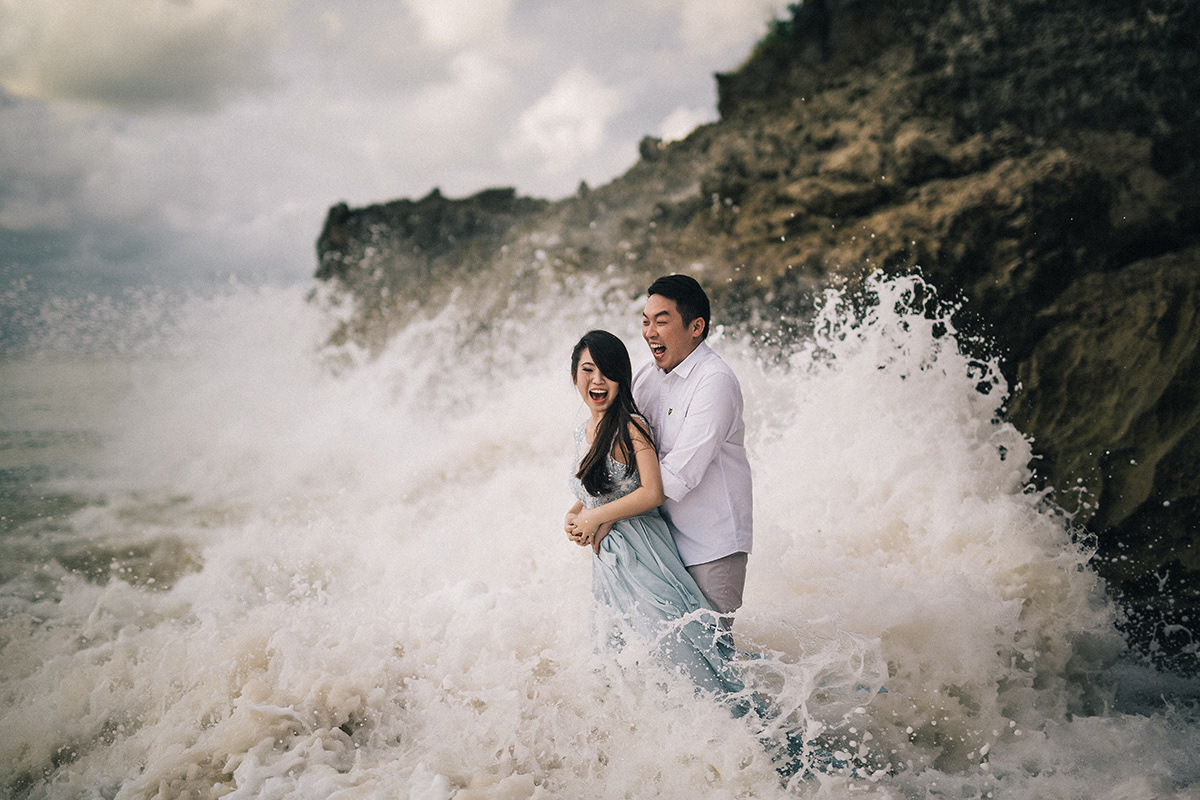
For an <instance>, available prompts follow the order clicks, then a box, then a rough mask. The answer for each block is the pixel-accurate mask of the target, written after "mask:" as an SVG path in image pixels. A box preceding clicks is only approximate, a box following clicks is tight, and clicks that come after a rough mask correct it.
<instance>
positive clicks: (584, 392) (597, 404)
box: [575, 347, 620, 414]
mask: <svg viewBox="0 0 1200 800" xmlns="http://www.w3.org/2000/svg"><path fill="white" fill-rule="evenodd" d="M619 387H620V384H618V383H617V382H616V381H610V380H609V379H608V378H606V377H604V373H603V372H601V371H600V368H599V367H597V366H596V364H595V362H593V361H592V354H591V353H590V352H589V351H588V349H587V348H586V347H585V348H584V349H583V352H581V353H580V354H579V366H577V367H576V368H575V388H576V389H578V390H579V396H580V397H582V398H583V402H584V403H585V404H586V405H587V407H588V408H589V409H590V410H591V411H592V413H594V414H598V413H602V412H604V411H607V410H608V408H609V406H611V405H612V404H613V403H614V402H615V401H616V399H617V389H618V388H619Z"/></svg>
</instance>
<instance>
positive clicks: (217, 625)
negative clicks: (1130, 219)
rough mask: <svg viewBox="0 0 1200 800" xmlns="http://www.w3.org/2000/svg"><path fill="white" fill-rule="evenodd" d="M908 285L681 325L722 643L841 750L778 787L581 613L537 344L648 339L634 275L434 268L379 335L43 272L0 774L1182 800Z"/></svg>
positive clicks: (252, 784) (1057, 522) (16, 440)
mask: <svg viewBox="0 0 1200 800" xmlns="http://www.w3.org/2000/svg"><path fill="white" fill-rule="evenodd" d="M919 288H920V287H919V286H918V285H917V282H916V281H915V280H914V279H906V280H897V281H892V282H887V283H879V284H876V285H874V286H873V297H872V298H870V300H869V302H866V303H864V302H862V301H861V300H859V301H856V302H851V301H850V299H849V298H846V297H843V296H842V295H840V294H838V293H836V292H831V293H829V294H828V295H826V296H825V297H824V298H823V299H822V300H821V303H820V307H819V308H818V309H817V310H816V312H815V314H816V316H815V325H814V332H813V334H812V335H811V336H809V337H807V338H806V339H804V340H803V341H801V342H799V343H798V344H797V345H796V346H795V347H793V348H791V349H789V350H786V351H782V352H781V351H780V350H779V349H778V348H771V349H770V350H769V351H768V349H767V348H766V347H765V346H762V345H758V344H756V343H755V342H754V341H753V340H751V338H750V337H748V336H747V335H745V334H744V333H742V332H739V331H737V330H731V329H718V330H716V331H715V332H714V336H713V338H712V344H713V345H714V347H715V348H716V349H717V350H718V351H719V352H721V353H722V355H724V356H725V358H726V359H727V360H728V361H729V362H730V364H731V365H732V366H733V367H734V369H735V370H736V371H737V373H738V375H739V377H740V378H741V381H742V384H743V389H744V391H745V395H746V401H747V428H748V435H749V441H748V446H749V451H750V455H751V463H752V467H753V470H754V477H755V492H756V498H755V519H756V532H755V537H756V543H755V552H754V554H753V556H752V557H751V560H750V569H749V579H748V585H747V593H746V603H745V607H744V608H743V610H742V612H741V613H740V615H739V618H738V621H737V624H736V627H735V634H736V637H737V640H738V644H739V646H740V647H741V648H742V649H743V650H745V651H747V652H748V653H753V654H757V655H758V656H760V658H756V659H748V660H747V661H746V662H745V663H746V669H747V674H748V676H749V677H750V678H751V679H752V680H753V681H755V682H756V685H758V686H759V687H760V689H761V690H762V691H763V692H764V693H766V694H768V695H769V696H770V697H771V698H772V701H773V702H774V703H776V704H777V706H778V708H779V709H780V710H781V712H782V715H781V717H780V719H779V720H777V721H776V727H780V728H782V727H788V728H790V729H792V730H798V731H801V732H802V733H803V736H804V737H805V738H810V739H812V740H813V741H814V742H817V743H820V744H821V746H823V747H828V748H829V749H832V750H835V751H836V752H837V753H838V754H839V756H840V757H842V758H844V759H845V760H846V761H847V763H848V764H849V766H848V767H847V768H845V769H841V770H834V771H832V772H830V773H822V772H818V773H816V774H813V775H810V776H807V777H804V776H799V777H797V778H796V779H794V780H792V781H790V782H788V781H785V780H783V779H781V778H780V776H779V774H778V773H777V771H776V769H775V766H776V765H775V764H774V763H773V762H772V760H771V757H770V753H769V749H768V748H767V747H765V746H764V740H765V739H768V738H769V735H770V734H771V733H772V732H773V731H766V732H764V731H762V730H759V729H756V728H755V727H754V725H753V724H751V723H750V722H748V721H747V720H746V719H738V718H735V716H734V715H732V714H730V713H729V711H728V709H727V708H726V707H725V706H724V705H722V704H721V703H720V702H717V701H716V700H714V699H713V698H711V697H706V696H702V695H700V696H698V695H696V694H695V693H694V692H693V691H692V690H691V688H690V687H689V686H687V685H686V684H685V683H683V682H682V681H681V680H680V679H679V678H678V676H675V675H673V674H671V673H670V672H669V671H665V670H660V669H659V668H658V667H657V666H656V665H655V664H654V663H653V662H652V661H651V660H649V659H647V658H646V657H645V654H644V653H639V652H638V651H637V649H636V648H635V647H631V648H629V649H628V650H627V651H625V652H623V653H621V654H620V655H619V656H618V655H613V654H606V653H603V652H597V651H596V650H595V648H594V647H593V645H592V641H591V632H590V627H589V622H590V620H591V616H592V606H591V597H590V575H589V554H588V552H587V551H584V550H582V549H580V548H578V547H576V546H574V545H572V544H570V543H569V542H568V541H567V540H566V537H565V535H564V534H563V533H562V532H561V520H562V515H563V512H564V511H565V510H566V508H567V507H568V506H569V505H570V503H571V498H570V495H569V493H568V490H567V487H566V479H565V478H566V472H567V470H568V468H569V460H570V456H571V452H572V443H571V432H572V430H573V428H574V426H575V424H576V423H577V422H578V421H579V420H580V419H582V418H583V416H584V415H585V414H586V411H585V409H584V408H583V406H582V403H581V402H580V400H579V399H578V397H577V396H576V395H575V394H574V390H573V387H572V385H571V382H570V378H569V375H568V368H569V364H568V360H569V355H570V349H571V346H572V345H573V343H574V341H575V340H576V339H577V338H578V336H579V335H580V334H582V333H583V332H584V331H585V330H587V329H589V328H591V327H606V328H608V329H610V330H613V331H614V332H616V333H618V334H619V335H621V336H622V337H623V338H625V340H626V342H627V343H628V344H629V346H630V350H631V353H632V354H633V356H634V358H635V359H637V360H640V359H642V358H644V357H646V354H645V350H644V345H642V343H641V342H640V339H639V337H638V327H639V326H638V313H639V311H640V303H639V301H638V300H637V299H636V298H633V299H631V297H630V293H629V292H628V291H622V290H621V289H620V287H619V286H616V285H607V284H605V283H603V282H601V281H592V282H584V281H579V284H578V285H574V286H571V285H567V284H562V283H558V284H555V283H553V282H550V283H549V284H548V285H547V286H546V287H545V288H544V289H542V290H539V292H538V293H537V294H536V296H535V297H534V299H533V301H532V302H523V303H522V304H521V305H520V306H519V307H514V308H511V309H509V312H508V313H507V314H505V315H503V316H500V317H495V318H490V319H487V318H485V319H481V318H479V316H478V315H475V314H473V313H472V303H471V302H470V300H469V298H464V297H458V298H456V299H455V301H454V303H452V304H451V305H450V306H447V307H446V308H443V309H435V310H432V311H430V312H429V313H427V314H426V315H425V316H422V317H420V318H414V319H413V320H411V321H410V322H409V323H408V324H407V325H406V326H404V327H403V328H402V330H401V331H400V333H399V334H398V335H397V336H396V337H395V338H394V339H393V340H391V341H390V342H389V343H388V344H387V345H386V347H384V348H382V349H381V350H380V351H378V352H373V353H367V352H360V351H358V350H355V349H354V348H350V347H344V348H340V349H336V350H334V349H330V348H328V347H326V346H324V342H325V340H326V337H327V336H328V333H329V331H330V329H331V327H332V326H333V324H334V323H335V322H336V315H337V314H338V313H351V312H350V311H347V310H345V309H343V310H342V311H336V310H331V307H330V305H329V304H328V303H321V302H311V301H310V300H309V299H307V298H306V294H307V292H308V287H293V288H287V289H272V288H254V287H231V288H230V289H229V290H228V291H225V292H222V293H220V294H219V295H218V296H216V297H208V298H199V297H193V298H170V297H165V296H161V295H154V296H139V297H135V298H132V299H130V298H127V299H126V300H127V302H126V303H125V304H124V305H122V306H120V307H117V306H114V305H113V304H112V303H111V302H110V301H104V300H98V299H96V298H91V299H88V298H83V299H81V300H76V301H71V302H67V301H64V300H59V301H39V302H40V303H41V305H39V306H38V308H37V312H36V313H33V311H30V310H29V309H28V308H27V309H26V312H25V313H26V317H25V319H24V323H25V328H24V332H23V333H22V336H21V339H20V346H19V347H12V348H10V349H9V351H8V352H7V353H5V354H4V355H3V356H0V492H2V494H0V530H2V538H0V546H2V547H3V559H2V561H0V583H2V584H3V586H2V590H0V732H2V733H0V795H3V796H5V797H12V798H97V797H103V798H183V797H188V798H209V797H214V798H215V797H236V798H252V797H253V798H346V799H349V798H413V799H414V800H449V799H450V798H457V800H471V799H472V798H512V799H513V800H516V799H518V798H520V799H524V798H582V797H587V798H651V797H654V798H658V797H661V798H696V797H705V798H710V797H711V798H749V797H753V798H776V797H834V798H849V797H880V798H924V797H947V798H949V797H953V798H1000V797H1015V798H1081V799H1082V798H1089V799H1091V798H1107V799H1108V800H1135V799H1136V798H1151V797H1156V798H1160V800H1167V799H1168V798H1197V797H1200V757H1198V756H1197V754H1198V753H1200V712H1198V710H1197V697H1200V686H1198V685H1197V683H1196V682H1194V681H1189V680H1186V679H1183V678H1178V677H1172V676H1169V675H1161V674H1156V673H1154V672H1153V671H1152V670H1149V669H1147V668H1146V667H1144V666H1142V665H1140V664H1139V662H1138V661H1137V659H1136V658H1133V657H1130V656H1129V655H1128V654H1126V653H1125V652H1124V643H1123V641H1122V639H1121V637H1120V636H1119V634H1118V633H1117V629H1116V622H1117V620H1118V618H1119V614H1120V609H1119V608H1118V607H1116V606H1115V605H1114V604H1113V603H1112V602H1111V601H1110V600H1109V599H1108V598H1107V596H1106V594H1105V591H1104V586H1103V585H1102V583H1101V582H1100V581H1099V580H1098V579H1097V577H1096V576H1095V574H1094V573H1093V571H1092V570H1091V568H1090V567H1089V565H1088V560H1089V557H1090V549H1089V542H1088V541H1087V540H1086V538H1083V537H1081V536H1079V535H1078V532H1075V531H1073V530H1072V528H1071V525H1070V521H1069V520H1068V519H1067V518H1065V517H1064V516H1063V514H1062V513H1061V512H1059V511H1058V510H1057V509H1056V507H1055V505H1054V503H1053V498H1048V497H1045V496H1044V495H1042V494H1040V493H1038V492H1036V491H1034V490H1033V489H1031V488H1030V486H1029V483H1028V482H1029V477H1030V476H1029V469H1028V465H1029V460H1030V457H1031V456H1030V453H1031V451H1030V446H1029V444H1028V442H1027V441H1025V439H1024V438H1023V437H1022V436H1021V434H1020V433H1019V432H1018V431H1016V430H1015V429H1013V428H1012V427H1011V426H1009V425H1007V424H1004V423H1001V422H999V421H997V409H998V408H999V407H1000V406H1001V405H1002V404H1003V402H1004V398H1005V394H1006V387H1005V386H1004V385H1003V382H1002V381H1001V380H1000V379H999V378H998V377H997V372H996V369H995V365H994V364H989V363H986V362H981V361H978V360H974V359H972V358H970V357H968V356H966V355H964V354H963V353H962V352H960V348H959V347H958V343H957V341H956V339H955V336H954V331H953V329H952V328H949V327H948V325H947V323H946V322H945V320H941V319H937V318H936V315H933V317H934V318H931V316H930V315H926V314H923V313H919V312H913V311H910V310H907V309H908V307H909V306H910V305H911V303H910V302H908V300H909V298H911V296H912V295H913V292H914V291H916V290H919ZM17 299H18V300H20V298H17ZM9 300H10V303H12V302H15V301H13V298H12V297H10V298H9ZM118 305H119V304H118ZM880 688H882V689H883V691H878V690H879V689H880Z"/></svg>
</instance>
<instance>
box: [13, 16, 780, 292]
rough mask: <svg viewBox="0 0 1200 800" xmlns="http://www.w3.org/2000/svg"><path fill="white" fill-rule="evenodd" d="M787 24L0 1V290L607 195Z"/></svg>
mask: <svg viewBox="0 0 1200 800" xmlns="http://www.w3.org/2000/svg"><path fill="white" fill-rule="evenodd" d="M785 7H786V3H785V2H777V1H776V0H339V1H338V2H334V1H333V0H324V1H323V2H322V0H0V280H2V281H3V282H4V284H5V285H9V284H11V283H12V281H14V280H20V279H26V280H28V281H31V282H33V283H42V284H50V285H54V284H56V283H58V284H62V283H64V282H70V283H73V284H76V285H87V286H90V285H92V284H95V285H97V286H121V285H128V284H139V283H155V282H162V283H176V282H180V281H183V282H190V281H211V280H213V279H220V280H223V279H226V278H227V277H228V276H229V275H235V276H237V277H238V278H239V279H240V280H242V281H243V282H247V281H249V282H254V281H262V280H265V281H270V282H292V281H297V280H305V279H307V277H308V276H309V275H311V273H312V270H313V269H314V267H315V257H314V255H313V242H314V241H315V239H316V236H317V234H318V233H319V231H320V227H321V223H322V221H323V219H324V215H325V212H326V210H327V209H328V207H329V206H330V205H332V204H333V203H335V202H338V201H342V200H344V201H346V202H348V203H350V204H351V205H364V204H367V203H372V202H377V201H386V200H391V199H395V198H398V197H413V198H415V197H420V196H423V195H424V194H426V193H427V192H428V191H429V190H430V189H431V188H433V187H435V186H436V187H439V188H441V190H442V192H443V193H445V194H447V195H449V196H455V197H457V196H464V195H467V194H472V193H474V192H476V191H478V190H480V189H483V188H486V187H491V186H515V187H517V189H518V190H519V191H520V192H521V193H522V194H529V195H535V196H541V197H549V198H559V197H562V196H565V195H567V194H570V193H571V192H572V191H574V190H575V188H576V187H577V186H578V184H579V181H580V180H586V181H588V182H589V183H590V184H592V185H598V184H601V183H604V182H606V181H608V180H610V179H612V178H613V177H615V176H617V175H619V174H620V173H622V172H624V171H625V170H626V169H627V168H628V167H629V166H630V165H632V164H633V162H634V161H635V159H636V152H637V143H638V141H639V140H640V139H641V137H642V136H644V135H646V134H654V135H659V136H663V137H665V138H673V137H677V136H681V135H683V134H686V132H687V131H689V130H691V129H692V128H693V127H695V126H696V125H697V124H700V123H702V122H706V121H710V120H713V119H715V118H716V110H715V104H716V94H715V86H714V81H713V78H712V73H713V72H716V71H724V70H730V69H733V68H735V67H736V66H737V65H738V64H739V63H740V62H741V61H742V59H743V58H744V57H745V56H746V55H747V54H748V53H749V51H750V49H751V48H752V47H753V44H754V42H755V41H757V40H758V39H759V38H760V37H761V36H762V34H763V33H764V32H765V30H766V26H767V23H768V21H769V20H770V19H771V18H772V17H774V16H780V15H782V14H783V13H784V10H785ZM0 288H4V287H0Z"/></svg>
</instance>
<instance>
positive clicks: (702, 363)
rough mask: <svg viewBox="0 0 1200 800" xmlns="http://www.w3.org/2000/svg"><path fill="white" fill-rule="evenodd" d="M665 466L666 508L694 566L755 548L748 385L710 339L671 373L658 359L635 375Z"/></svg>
mask: <svg viewBox="0 0 1200 800" xmlns="http://www.w3.org/2000/svg"><path fill="white" fill-rule="evenodd" d="M633 396H634V400H635V401H636V402H637V405H638V409H639V410H640V411H641V412H642V413H643V414H644V415H645V416H646V417H647V418H648V419H649V420H650V424H651V425H653V426H654V433H655V436H656V437H657V444H658V454H659V463H660V464H661V466H662V479H663V491H664V493H665V494H666V496H667V500H666V502H665V503H664V504H663V507H662V510H663V512H664V516H665V517H666V518H667V523H668V525H669V526H670V528H671V533H672V535H673V536H674V537H675V544H676V546H677V547H678V548H679V555H680V557H681V558H682V559H683V563H684V564H685V565H687V566H693V565H695V564H704V563H707V562H709V561H715V560H716V559H718V558H724V557H725V556H727V555H731V554H733V553H749V552H750V547H751V544H752V539H753V536H752V532H753V520H752V511H753V505H754V503H753V497H752V494H751V483H750V462H749V461H748V460H747V458H746V447H745V438H746V427H745V424H744V423H743V422H742V387H741V384H739V383H738V379H737V377H736V376H735V375H734V374H733V370H731V369H730V368H729V367H728V365H726V364H725V362H724V361H722V360H721V357H720V356H718V355H717V354H716V353H715V352H713V350H712V348H711V347H709V346H708V345H707V344H705V343H704V342H701V343H700V345H699V346H698V347H697V348H696V349H695V350H694V351H692V353H691V355H689V356H688V357H687V358H685V359H684V360H683V361H682V362H680V363H679V365H678V366H676V367H675V368H674V369H672V370H671V371H670V372H663V371H662V370H661V369H660V368H659V367H658V366H657V365H656V364H655V363H654V362H653V361H648V362H646V363H644V364H642V365H641V366H639V367H638V369H637V372H636V373H634V376H633Z"/></svg>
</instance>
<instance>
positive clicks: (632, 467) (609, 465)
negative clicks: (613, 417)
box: [570, 421, 642, 508]
mask: <svg viewBox="0 0 1200 800" xmlns="http://www.w3.org/2000/svg"><path fill="white" fill-rule="evenodd" d="M586 430H587V422H586V421H584V422H581V423H580V424H579V427H578V428H576V429H575V461H574V468H573V469H572V470H571V476H570V484H571V492H572V494H574V495H575V499H576V500H579V501H580V502H581V503H583V505H584V507H585V508H595V507H597V506H602V505H604V504H605V503H609V502H612V501H613V500H617V499H619V498H622V497H624V496H625V495H627V494H629V493H630V492H632V491H633V490H634V489H636V488H638V487H639V486H641V485H642V479H641V476H640V475H638V470H637V463H636V462H630V463H628V464H622V463H621V462H620V461H617V460H616V459H615V458H613V457H612V454H611V453H610V454H609V455H608V456H607V457H606V460H605V469H606V471H607V472H608V477H609V478H610V479H611V480H612V482H613V490H612V491H611V492H607V493H605V494H602V495H593V494H588V491H587V489H585V488H583V481H581V480H579V478H578V477H577V476H576V474H575V473H576V472H578V471H579V462H580V461H582V460H583V456H584V454H585V453H587V450H588V447H589V445H588V443H587V434H586Z"/></svg>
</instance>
